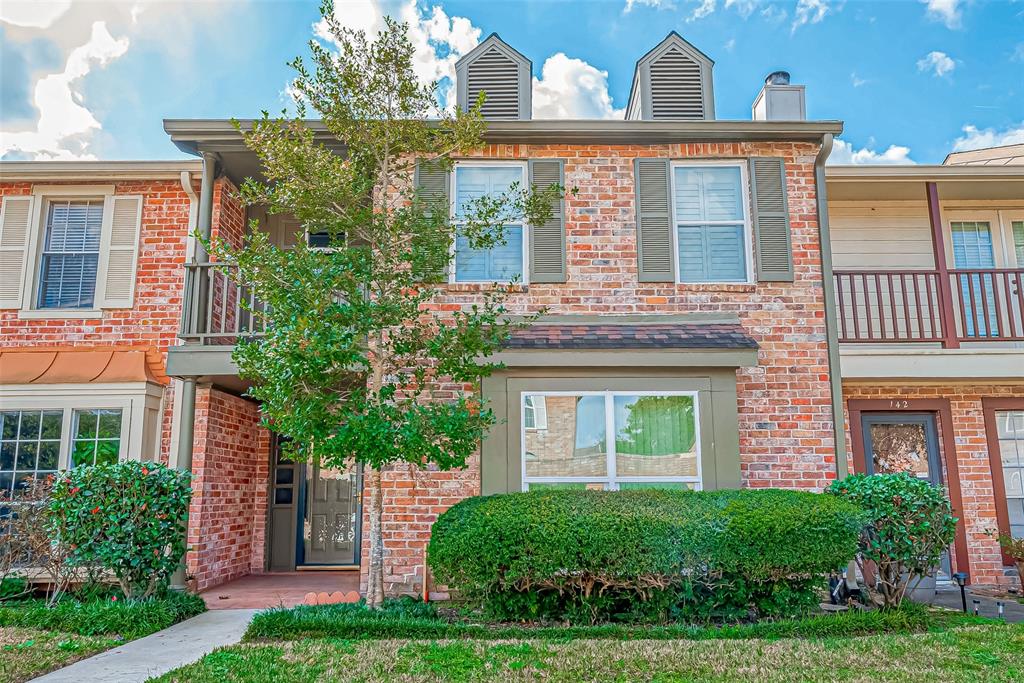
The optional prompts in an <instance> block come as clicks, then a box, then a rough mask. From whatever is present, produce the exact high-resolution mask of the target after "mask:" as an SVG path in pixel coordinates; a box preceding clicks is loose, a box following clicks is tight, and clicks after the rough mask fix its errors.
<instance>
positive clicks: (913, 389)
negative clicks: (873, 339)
mask: <svg viewBox="0 0 1024 683" xmlns="http://www.w3.org/2000/svg"><path fill="white" fill-rule="evenodd" d="M1003 397H1024V386H1022V385H1019V384H1018V385H997V384H909V385H908V384H891V385H889V384H886V385H881V384H878V385H874V384H872V385H865V384H858V383H851V382H845V383H844V384H843V400H844V406H845V407H846V408H847V411H846V413H847V414H846V428H847V440H848V442H849V438H850V430H851V429H854V428H857V429H859V428H860V427H859V425H852V424H850V416H849V410H848V406H849V404H848V403H846V402H847V401H850V400H851V399H852V400H860V399H886V400H896V399H908V400H913V399H948V400H949V406H950V412H951V414H952V418H953V420H952V421H953V424H952V425H944V424H941V419H940V420H939V422H940V424H939V425H938V428H939V429H940V430H945V429H949V428H952V431H953V438H954V443H955V448H956V462H957V467H958V469H959V473H960V493H961V496H962V499H963V519H964V527H965V531H966V534H967V554H968V561H969V563H970V567H969V568H968V569H967V571H969V572H970V574H971V581H972V582H973V583H976V584H1006V583H1007V582H1008V581H1011V580H1012V577H1010V576H1006V572H1005V571H1004V567H1003V562H1002V556H1001V554H1000V551H999V545H998V543H997V542H996V540H995V538H994V537H993V536H991V535H990V534H989V532H990V531H991V530H995V529H997V528H998V524H997V521H996V509H995V491H994V489H993V485H992V466H991V463H990V461H989V454H988V443H987V441H986V439H985V418H984V414H983V412H982V403H981V400H982V398H1003ZM939 441H940V449H941V447H942V446H941V441H942V440H941V438H940V440H939ZM942 455H943V458H944V459H945V458H946V457H947V454H946V453H943V454H942ZM850 471H851V472H852V471H853V459H852V458H851V459H850Z"/></svg>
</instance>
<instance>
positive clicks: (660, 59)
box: [626, 31, 715, 121]
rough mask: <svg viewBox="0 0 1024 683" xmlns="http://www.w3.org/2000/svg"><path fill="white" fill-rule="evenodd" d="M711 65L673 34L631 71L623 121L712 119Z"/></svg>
mask: <svg viewBox="0 0 1024 683" xmlns="http://www.w3.org/2000/svg"><path fill="white" fill-rule="evenodd" d="M713 67H714V62H712V61H711V59H710V58H709V57H708V56H707V55H706V54H704V53H703V52H701V51H700V50H698V49H697V48H695V47H694V46H693V45H691V44H690V43H688V42H686V41H685V40H683V38H682V36H680V35H679V34H678V33H676V32H675V31H673V32H672V33H669V34H668V36H666V37H665V40H663V41H661V42H660V43H658V44H657V45H656V46H655V47H654V48H653V49H652V50H651V51H650V52H648V53H647V54H645V55H644V56H643V57H641V58H640V59H639V60H638V61H637V63H636V70H635V71H634V72H633V87H632V89H631V90H630V92H629V104H628V105H627V106H626V118H627V119H630V120H638V119H639V120H644V121H651V120H661V121H701V120H705V119H707V120H710V119H714V118H715V95H714V87H713V83H712V78H711V71H712V68H713Z"/></svg>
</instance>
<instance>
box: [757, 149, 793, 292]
mask: <svg viewBox="0 0 1024 683" xmlns="http://www.w3.org/2000/svg"><path fill="white" fill-rule="evenodd" d="M750 187H751V201H750V203H751V205H752V206H753V210H754V240H755V242H756V247H757V279H758V280H759V281H761V282H792V281H793V248H792V244H791V238H790V227H789V205H788V202H787V201H786V167H785V164H784V163H783V161H782V159H781V158H779V157H751V159H750Z"/></svg>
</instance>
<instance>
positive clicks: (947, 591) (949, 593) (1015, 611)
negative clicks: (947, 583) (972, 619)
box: [932, 587, 1024, 624]
mask: <svg viewBox="0 0 1024 683" xmlns="http://www.w3.org/2000/svg"><path fill="white" fill-rule="evenodd" d="M974 600H977V601H978V602H979V605H978V614H979V615H981V616H983V617H991V618H993V619H996V618H998V616H999V607H998V605H996V599H995V598H992V597H988V596H986V595H976V594H974V593H972V592H971V589H970V588H968V589H967V611H968V612H969V613H971V614H973V613H974V603H973V601H974ZM1002 603H1003V615H1004V618H1005V619H1006V621H1008V622H1011V623H1015V624H1019V623H1024V605H1022V604H1021V603H1020V602H1018V601H1017V600H1014V599H1013V598H1007V599H1005V600H1002ZM932 604H933V605H935V606H936V607H948V608H949V609H955V610H958V611H959V610H962V609H963V601H962V600H961V599H960V589H959V588H956V587H942V588H939V590H938V593H937V594H936V595H935V600H934V601H933V602H932Z"/></svg>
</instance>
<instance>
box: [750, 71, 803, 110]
mask: <svg viewBox="0 0 1024 683" xmlns="http://www.w3.org/2000/svg"><path fill="white" fill-rule="evenodd" d="M751 110H752V113H753V118H754V120H755V121H803V120H805V119H806V118H807V104H806V102H805V99H804V86H802V85H790V84H789V73H788V72H786V71H774V72H772V73H770V74H768V77H767V78H765V79H764V87H763V88H761V92H759V93H758V94H757V99H756V100H754V106H753V107H752V108H751Z"/></svg>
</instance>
